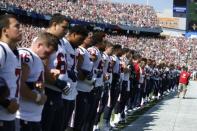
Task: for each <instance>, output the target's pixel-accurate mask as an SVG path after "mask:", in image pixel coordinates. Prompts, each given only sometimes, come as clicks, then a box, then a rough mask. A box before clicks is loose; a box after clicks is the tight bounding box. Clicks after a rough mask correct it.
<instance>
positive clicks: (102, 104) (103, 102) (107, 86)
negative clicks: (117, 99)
mask: <svg viewBox="0 0 197 131" xmlns="http://www.w3.org/2000/svg"><path fill="white" fill-rule="evenodd" d="M109 89H110V84H109V83H105V85H104V92H103V95H102V97H101V100H100V102H99V107H98V108H99V109H98V111H97V114H96V117H95V122H94V124H95V125H98V123H99V122H100V118H101V114H102V113H103V111H104V108H105V107H106V105H107V101H108V97H109Z"/></svg>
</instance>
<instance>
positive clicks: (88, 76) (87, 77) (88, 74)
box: [81, 69, 93, 80]
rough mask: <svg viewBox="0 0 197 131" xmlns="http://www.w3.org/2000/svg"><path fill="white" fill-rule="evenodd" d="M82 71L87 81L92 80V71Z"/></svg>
mask: <svg viewBox="0 0 197 131" xmlns="http://www.w3.org/2000/svg"><path fill="white" fill-rule="evenodd" d="M81 71H82V72H83V74H84V76H85V77H86V79H87V80H92V77H93V73H92V72H91V71H87V70H83V69H81Z"/></svg>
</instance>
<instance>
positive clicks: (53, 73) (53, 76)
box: [43, 59, 60, 85]
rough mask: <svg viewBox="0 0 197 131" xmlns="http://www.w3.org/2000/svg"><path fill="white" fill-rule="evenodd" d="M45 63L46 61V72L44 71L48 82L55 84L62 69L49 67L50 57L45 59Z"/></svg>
mask: <svg viewBox="0 0 197 131" xmlns="http://www.w3.org/2000/svg"><path fill="white" fill-rule="evenodd" d="M43 63H44V70H45V73H44V76H45V81H46V82H47V83H48V84H51V85H54V84H55V82H56V80H57V78H58V76H59V74H60V71H59V70H58V69H52V70H50V69H49V68H48V65H49V60H48V59H45V60H43Z"/></svg>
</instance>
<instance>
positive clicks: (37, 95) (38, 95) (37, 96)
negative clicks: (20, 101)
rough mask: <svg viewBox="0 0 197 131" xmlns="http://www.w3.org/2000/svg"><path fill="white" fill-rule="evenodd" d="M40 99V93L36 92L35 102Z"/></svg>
mask: <svg viewBox="0 0 197 131" xmlns="http://www.w3.org/2000/svg"><path fill="white" fill-rule="evenodd" d="M40 100H41V95H40V94H39V93H38V94H36V102H39V101H40Z"/></svg>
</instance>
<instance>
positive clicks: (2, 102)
mask: <svg viewBox="0 0 197 131" xmlns="http://www.w3.org/2000/svg"><path fill="white" fill-rule="evenodd" d="M0 105H1V106H3V107H4V108H7V107H8V106H9V105H10V100H9V99H5V100H2V101H0Z"/></svg>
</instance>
